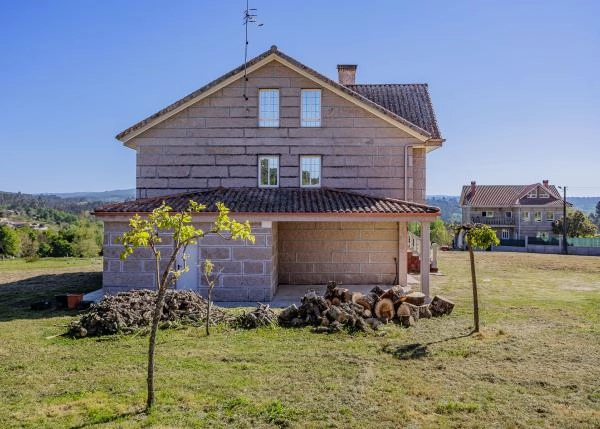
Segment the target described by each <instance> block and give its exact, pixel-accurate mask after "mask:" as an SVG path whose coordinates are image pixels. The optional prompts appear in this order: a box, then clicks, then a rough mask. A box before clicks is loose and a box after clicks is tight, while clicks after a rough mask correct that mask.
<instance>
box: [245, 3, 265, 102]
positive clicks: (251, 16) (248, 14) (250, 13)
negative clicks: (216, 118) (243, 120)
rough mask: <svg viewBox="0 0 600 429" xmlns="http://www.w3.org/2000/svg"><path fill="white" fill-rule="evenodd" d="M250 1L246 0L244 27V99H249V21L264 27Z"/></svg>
mask: <svg viewBox="0 0 600 429" xmlns="http://www.w3.org/2000/svg"><path fill="white" fill-rule="evenodd" d="M248 1H249V0H246V10H245V11H244V27H246V44H245V46H244V100H246V101H248V96H247V95H246V88H247V86H248V85H247V84H248V75H247V71H248V23H253V24H256V26H257V27H262V23H260V22H258V21H257V20H256V17H257V16H258V15H257V14H256V9H250V6H249V5H248Z"/></svg>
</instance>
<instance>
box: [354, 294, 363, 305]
mask: <svg viewBox="0 0 600 429" xmlns="http://www.w3.org/2000/svg"><path fill="white" fill-rule="evenodd" d="M363 296H364V295H363V294H362V293H361V292H353V293H352V302H353V303H355V304H356V301H358V300H359V299H361V298H362V297H363Z"/></svg>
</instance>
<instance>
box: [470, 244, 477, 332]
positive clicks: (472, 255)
mask: <svg viewBox="0 0 600 429" xmlns="http://www.w3.org/2000/svg"><path fill="white" fill-rule="evenodd" d="M468 247H469V258H470V259H471V281H472V282H473V323H474V324H475V329H473V332H479V300H478V298H477V277H476V275H475V254H474V253H473V248H472V247H471V246H468Z"/></svg>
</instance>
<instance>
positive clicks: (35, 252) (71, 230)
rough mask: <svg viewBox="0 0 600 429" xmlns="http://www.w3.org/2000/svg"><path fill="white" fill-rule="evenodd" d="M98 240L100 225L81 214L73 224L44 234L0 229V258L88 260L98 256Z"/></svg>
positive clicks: (17, 229) (99, 238)
mask: <svg viewBox="0 0 600 429" xmlns="http://www.w3.org/2000/svg"><path fill="white" fill-rule="evenodd" d="M102 240H103V230H102V223H101V222H99V221H97V220H95V219H92V218H91V216H90V215H84V214H82V215H80V216H79V217H75V222H73V223H70V224H63V225H62V226H59V227H49V228H48V229H45V230H39V229H33V228H31V227H29V226H23V227H20V228H13V227H12V226H9V225H1V226H0V258H2V257H23V258H29V259H36V258H40V257H41V258H44V257H63V256H74V257H80V258H91V257H94V256H99V255H100V254H101V251H102Z"/></svg>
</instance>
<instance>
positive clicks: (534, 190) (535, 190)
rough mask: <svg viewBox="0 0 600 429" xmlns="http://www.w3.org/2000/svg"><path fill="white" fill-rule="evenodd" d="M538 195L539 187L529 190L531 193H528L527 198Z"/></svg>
mask: <svg viewBox="0 0 600 429" xmlns="http://www.w3.org/2000/svg"><path fill="white" fill-rule="evenodd" d="M537 197H538V193H537V188H536V189H533V190H531V191H529V193H528V194H527V198H537Z"/></svg>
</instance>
